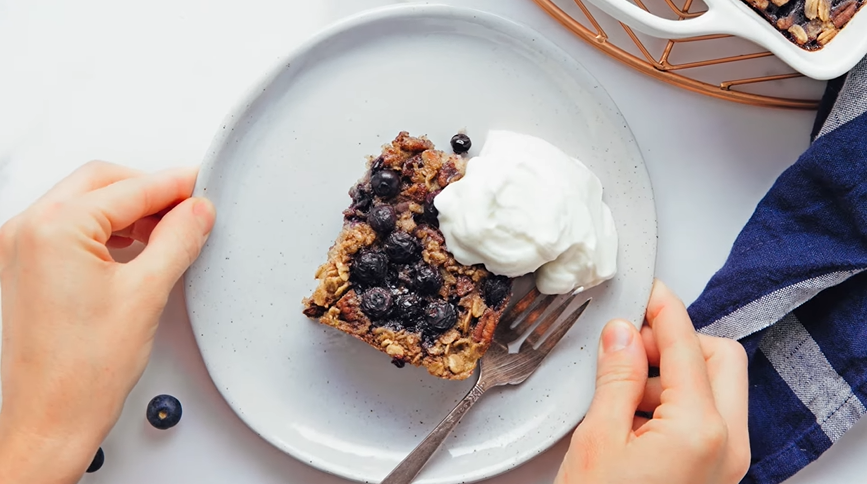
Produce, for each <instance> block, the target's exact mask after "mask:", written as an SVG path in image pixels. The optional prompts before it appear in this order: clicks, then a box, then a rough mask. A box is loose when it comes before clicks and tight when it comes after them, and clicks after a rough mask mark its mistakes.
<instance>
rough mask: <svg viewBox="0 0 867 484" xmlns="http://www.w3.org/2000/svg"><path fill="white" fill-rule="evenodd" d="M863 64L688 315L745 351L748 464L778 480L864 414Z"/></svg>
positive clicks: (866, 203) (841, 83) (760, 479)
mask: <svg viewBox="0 0 867 484" xmlns="http://www.w3.org/2000/svg"><path fill="white" fill-rule="evenodd" d="M865 269H867V59H865V60H864V61H862V62H861V63H860V64H859V65H858V66H857V67H856V68H855V69H853V70H852V71H851V72H850V73H849V74H848V75H847V76H846V77H844V78H841V79H839V80H835V81H832V82H831V83H829V85H828V88H827V91H826V95H825V99H824V100H823V107H822V109H820V111H819V116H818V118H817V121H816V126H815V129H814V132H813V142H812V144H811V146H810V148H809V149H808V150H807V151H806V152H805V153H804V154H803V155H802V156H801V158H800V159H799V160H798V161H797V162H796V163H795V164H794V165H793V166H791V167H790V168H789V169H787V170H786V171H785V172H784V173H783V174H782V175H781V176H780V177H779V178H778V179H777V181H776V182H775V184H774V186H773V187H772V188H771V190H770V191H769V192H768V194H767V195H766V196H765V197H764V199H762V201H761V202H760V203H759V205H758V207H757V208H756V210H755V213H754V214H753V216H752V218H751V219H750V221H749V222H748V223H747V225H746V226H745V227H744V229H743V231H742V232H741V233H740V235H739V236H738V238H737V240H736V241H735V243H734V246H733V247H732V250H731V254H730V255H729V258H728V260H727V261H726V263H725V265H724V266H723V267H722V269H720V271H719V272H717V273H716V274H715V275H714V276H713V278H712V279H711V280H710V282H709V283H708V285H707V287H706V288H705V290H704V292H703V293H702V294H701V296H699V298H698V299H697V300H696V301H695V303H693V304H692V305H691V306H690V308H689V312H690V315H691V316H692V319H693V322H694V324H695V326H696V328H697V329H698V330H699V331H700V332H701V333H704V334H709V335H714V336H722V337H727V338H733V339H737V340H739V341H740V342H741V343H742V344H743V345H744V347H745V348H746V350H747V354H748V356H749V362H750V363H749V378H750V397H749V400H750V403H749V405H750V408H749V412H750V413H749V419H750V420H749V426H750V444H751V446H752V454H753V457H752V463H751V466H750V470H749V472H748V473H747V476H746V477H745V478H744V480H743V481H742V483H745V484H776V483H779V482H782V481H784V480H785V479H787V478H789V477H790V476H792V475H793V474H795V473H796V472H798V471H799V470H801V469H802V468H804V467H805V466H806V465H807V464H809V463H810V462H812V461H814V460H816V459H817V458H818V457H819V456H820V455H821V454H822V453H823V452H825V451H826V450H828V448H830V447H831V445H833V444H834V442H836V441H837V440H838V439H839V438H840V437H841V436H842V435H843V433H844V432H846V431H847V430H849V429H850V428H851V427H852V426H853V425H854V424H855V422H857V421H858V419H859V418H860V417H861V416H862V415H864V414H865V413H867V408H865V405H867V272H865Z"/></svg>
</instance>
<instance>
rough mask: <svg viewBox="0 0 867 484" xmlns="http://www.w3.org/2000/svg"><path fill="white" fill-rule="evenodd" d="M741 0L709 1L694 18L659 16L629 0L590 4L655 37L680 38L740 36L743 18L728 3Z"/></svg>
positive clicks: (602, 1) (601, 0)
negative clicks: (703, 9) (702, 10)
mask: <svg viewBox="0 0 867 484" xmlns="http://www.w3.org/2000/svg"><path fill="white" fill-rule="evenodd" d="M732 1H740V0H722V1H719V0H717V1H712V0H708V1H706V2H705V3H706V4H707V5H708V10H707V12H705V13H704V14H702V15H701V16H699V17H696V18H689V19H683V20H670V19H666V18H662V17H658V16H656V15H654V14H652V13H650V12H648V11H647V10H644V9H643V8H641V7H639V6H638V5H635V4H634V3H632V2H630V1H629V0H593V4H594V5H596V6H597V7H599V8H600V9H601V10H603V11H604V12H605V13H607V14H609V15H611V16H612V17H614V18H615V19H617V20H619V21H621V22H623V23H625V24H626V25H629V26H630V27H632V28H634V29H636V30H638V31H640V32H643V33H645V34H647V35H652V36H654V37H661V38H665V39H683V38H687V37H697V36H700V35H714V34H730V35H741V36H742V35H743V33H742V32H740V30H739V29H738V28H737V27H738V26H739V25H740V24H742V23H743V19H741V18H737V17H739V15H737V14H738V13H739V12H737V11H736V10H735V9H733V8H730V7H732V5H727V4H729V3H730V2H732Z"/></svg>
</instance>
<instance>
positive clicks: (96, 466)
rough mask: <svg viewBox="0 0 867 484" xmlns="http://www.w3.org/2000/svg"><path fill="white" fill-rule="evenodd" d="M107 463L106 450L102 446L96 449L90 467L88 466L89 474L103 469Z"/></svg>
mask: <svg viewBox="0 0 867 484" xmlns="http://www.w3.org/2000/svg"><path fill="white" fill-rule="evenodd" d="M103 464H105V452H103V451H102V447H100V448H99V449H98V450H97V451H96V455H95V456H93V460H92V461H90V467H88V468H87V471H85V472H87V473H88V474H90V473H93V472H96V471H98V470H100V469H102V465H103Z"/></svg>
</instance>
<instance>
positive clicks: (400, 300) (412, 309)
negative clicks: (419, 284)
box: [395, 293, 424, 326]
mask: <svg viewBox="0 0 867 484" xmlns="http://www.w3.org/2000/svg"><path fill="white" fill-rule="evenodd" d="M395 306H396V307H397V314H398V316H400V318H401V319H402V323H403V326H412V325H413V322H414V321H415V320H417V319H419V318H420V317H421V316H422V314H424V302H423V301H422V299H421V298H420V297H418V296H417V295H415V294H412V293H409V294H402V295H400V296H397V300H396V301H395Z"/></svg>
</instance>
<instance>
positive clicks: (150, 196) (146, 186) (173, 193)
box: [81, 168, 198, 242]
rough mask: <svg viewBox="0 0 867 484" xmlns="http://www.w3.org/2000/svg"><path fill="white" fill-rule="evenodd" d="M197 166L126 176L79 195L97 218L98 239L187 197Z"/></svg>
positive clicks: (189, 193) (108, 236)
mask: <svg viewBox="0 0 867 484" xmlns="http://www.w3.org/2000/svg"><path fill="white" fill-rule="evenodd" d="M197 173H198V169H190V168H181V169H175V170H167V171H163V172H160V173H155V174H152V175H146V176H142V177H136V178H127V179H125V180H121V181H118V182H116V183H113V184H111V185H108V186H106V187H103V188H100V189H98V190H95V191H92V192H90V193H88V194H86V195H84V197H82V200H81V201H82V204H83V205H84V207H85V208H86V209H87V210H88V211H89V212H90V213H91V214H93V215H94V216H96V217H97V219H98V220H99V222H100V225H101V227H102V231H103V233H102V234H97V239H99V241H100V242H106V241H107V240H108V239H109V238H110V237H111V235H112V233H114V232H117V231H121V230H123V229H126V228H128V227H130V226H131V225H133V224H134V223H136V222H137V221H139V220H141V219H143V218H145V217H148V216H150V215H153V214H156V213H158V212H160V211H162V210H164V209H166V208H168V207H170V206H171V205H174V204H177V203H178V202H180V201H183V200H186V199H187V198H189V197H190V195H191V194H192V191H193V186H194V185H195V182H196V175H197Z"/></svg>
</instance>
